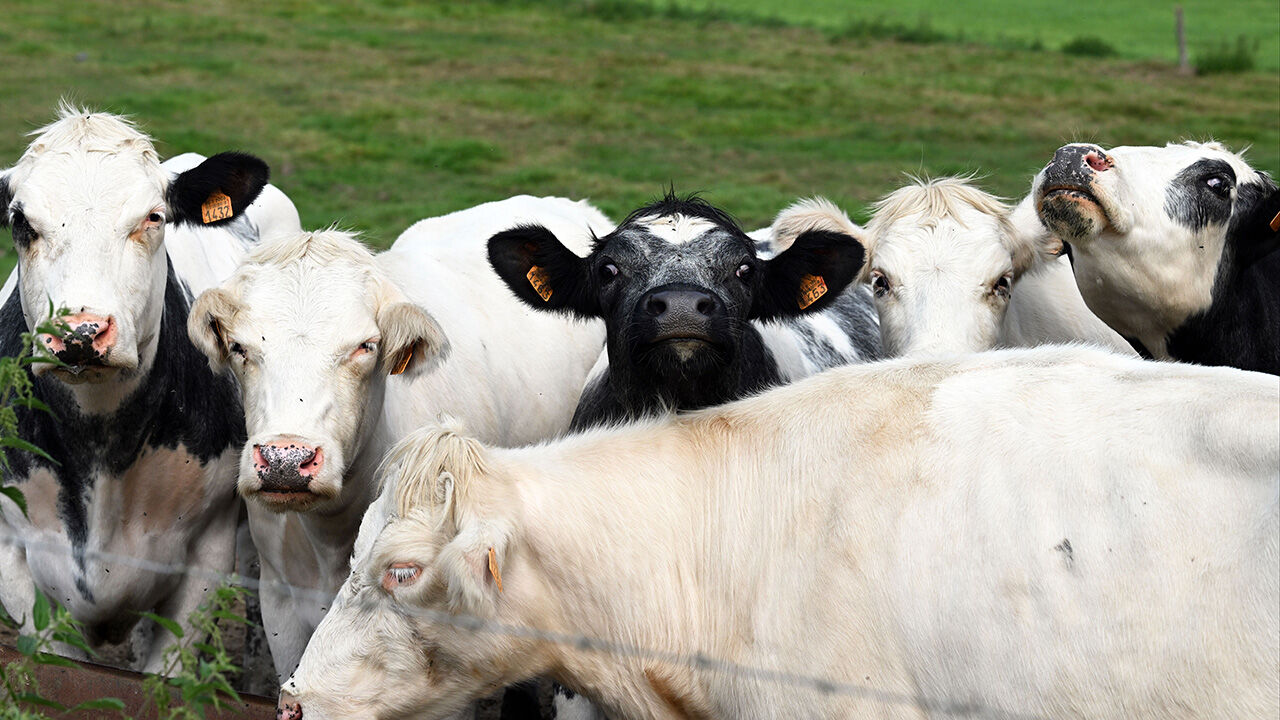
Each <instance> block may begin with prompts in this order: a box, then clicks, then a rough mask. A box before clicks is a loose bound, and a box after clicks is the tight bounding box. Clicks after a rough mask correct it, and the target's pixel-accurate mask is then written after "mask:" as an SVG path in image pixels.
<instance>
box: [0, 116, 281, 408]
mask: <svg viewBox="0 0 1280 720" xmlns="http://www.w3.org/2000/svg"><path fill="white" fill-rule="evenodd" d="M37 134H38V136H37V137H36V139H35V140H34V141H33V142H32V143H31V145H30V146H29V147H28V148H27V151H26V153H24V154H23V156H22V158H21V159H20V160H19V162H18V164H17V165H15V166H13V167H12V168H10V169H9V170H8V171H6V172H4V173H3V174H2V175H0V201H3V202H2V203H0V224H7V225H8V226H9V227H10V228H11V230H12V233H13V239H14V244H15V246H16V248H17V252H18V272H19V275H20V282H19V284H18V289H19V293H20V297H21V301H22V308H23V313H24V315H25V319H26V324H27V329H28V330H31V331H34V330H35V329H36V328H38V327H39V326H40V325H42V324H44V323H45V322H46V321H48V320H49V319H50V310H51V309H59V308H65V309H66V310H68V311H69V312H70V313H71V314H70V315H69V316H68V317H67V318H66V319H65V320H66V323H67V325H68V329H69V331H68V332H66V333H65V334H55V335H40V336H39V337H38V339H37V342H39V343H41V344H43V345H44V346H45V347H46V348H48V349H49V350H50V351H52V352H53V353H54V354H55V355H57V356H58V358H59V359H60V360H62V361H63V362H64V363H66V364H67V366H68V367H58V368H54V366H52V365H50V364H48V363H41V364H37V365H36V366H34V368H33V370H34V371H35V372H36V373H37V374H43V373H45V372H49V371H51V370H52V372H53V375H54V376H55V377H57V378H58V379H60V380H63V381H65V382H68V383H83V382H101V381H104V380H108V379H111V378H115V377H121V376H123V377H137V376H139V375H141V374H142V372H145V370H146V369H147V368H149V366H150V363H151V360H152V358H153V357H154V355H155V349H156V342H157V338H158V336H159V331H160V317H161V314H162V310H163V306H164V292H165V283H166V279H167V274H168V259H167V255H166V253H164V252H163V248H164V237H165V225H166V223H168V222H175V221H181V222H192V221H193V216H195V217H198V216H199V212H200V206H201V204H202V203H203V202H204V201H205V200H206V199H207V198H208V196H209V194H210V193H211V192H213V191H216V190H219V189H220V188H224V187H225V190H223V192H225V193H226V194H227V195H228V196H229V199H230V200H231V201H232V205H233V206H234V207H233V209H232V210H231V211H230V213H229V214H228V215H227V216H226V217H225V218H223V219H222V220H223V221H226V220H230V219H231V218H232V217H234V215H235V214H237V213H239V212H241V211H242V210H243V209H244V207H246V206H247V205H248V204H249V202H252V200H253V199H254V198H255V197H256V196H257V194H258V191H260V190H261V189H262V186H263V185H264V184H265V183H266V176H267V170H266V166H265V165H264V164H263V163H262V162H261V161H260V160H257V159H256V158H250V157H249V156H238V155H237V156H235V158H234V159H233V160H232V161H231V162H227V161H226V160H227V159H226V157H225V156H216V157H215V158H212V159H211V160H210V161H206V163H204V164H202V165H200V166H199V167H197V168H194V169H192V170H190V171H188V172H186V173H182V174H180V175H178V176H176V177H172V178H171V177H170V176H169V175H168V173H166V172H165V171H164V170H163V169H162V168H161V166H160V162H159V158H158V157H157V155H156V151H155V148H154V147H153V146H152V144H151V140H150V139H149V138H148V137H147V136H146V135H144V134H142V133H141V132H139V131H138V130H137V129H135V128H134V127H133V126H132V125H131V124H129V123H128V122H127V121H125V120H123V119H121V118H119V117H116V116H113V115H109V114H105V113H88V112H84V111H80V110H76V109H74V108H70V107H64V108H63V109H62V113H61V117H60V118H59V119H58V120H57V121H55V122H54V123H52V124H51V125H49V126H47V127H45V128H43V129H41V130H39V131H37Z"/></svg>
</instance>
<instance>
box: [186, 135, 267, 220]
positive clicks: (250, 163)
mask: <svg viewBox="0 0 1280 720" xmlns="http://www.w3.org/2000/svg"><path fill="white" fill-rule="evenodd" d="M270 174H271V172H270V170H269V169H268V168H267V164H266V163H265V162H263V161H262V160H260V159H258V158H256V157H254V156H253V155H248V154H245V153H239V152H224V153H218V154H217V155H214V156H213V157H211V158H208V159H207V160H205V161H204V162H202V163H200V164H199V165H197V166H195V167H193V168H191V169H190V170H187V171H186V172H183V173H179V174H178V175H177V176H175V177H174V178H173V180H171V181H170V182H169V193H168V202H169V215H170V221H171V222H182V223H189V224H191V225H218V224H222V223H225V222H228V221H230V220H232V219H233V218H235V217H236V216H238V215H240V214H241V213H243V212H244V210H245V208H247V207H249V204H250V203H252V202H253V201H254V200H256V199H257V198H258V193H260V192H262V188H263V187H265V186H266V184H267V179H268V178H269V177H270Z"/></svg>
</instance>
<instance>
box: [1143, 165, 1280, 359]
mask: <svg viewBox="0 0 1280 720" xmlns="http://www.w3.org/2000/svg"><path fill="white" fill-rule="evenodd" d="M1277 212H1280V191H1278V190H1277V188H1276V184H1275V183H1274V182H1273V181H1272V180H1271V178H1269V177H1267V176H1266V175H1265V174H1263V173H1258V175H1257V179H1256V180H1253V181H1250V182H1246V183H1243V184H1241V185H1240V186H1239V187H1238V188H1237V189H1236V202H1235V212H1234V213H1233V214H1232V216H1231V221H1230V224H1229V225H1228V226H1227V230H1226V233H1227V235H1226V244H1225V247H1224V249H1223V253H1222V259H1221V260H1220V261H1219V265H1218V272H1217V276H1216V278H1215V280H1214V285H1213V297H1212V301H1211V303H1210V305H1209V307H1208V308H1207V309H1205V310H1204V311H1202V312H1200V313H1197V314H1195V315H1192V316H1191V317H1189V318H1187V320H1186V321H1185V322H1184V323H1183V324H1182V325H1181V326H1179V327H1178V329H1176V330H1174V331H1173V332H1172V333H1170V335H1169V337H1168V339H1167V342H1166V348H1167V350H1168V353H1169V355H1170V356H1172V357H1174V358H1176V359H1178V360H1183V361H1186V362H1194V363H1199V364H1201V365H1228V366H1231V367H1236V368H1241V369H1244V370H1256V371H1260V372H1266V373H1271V374H1273V375H1280V252H1278V251H1277V249H1278V248H1280V233H1277V232H1276V231H1275V230H1272V229H1271V228H1270V222H1271V219H1272V218H1274V217H1275V215H1276V213H1277Z"/></svg>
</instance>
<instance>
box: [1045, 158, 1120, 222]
mask: <svg viewBox="0 0 1280 720" xmlns="http://www.w3.org/2000/svg"><path fill="white" fill-rule="evenodd" d="M1114 166H1115V160H1114V159H1113V158H1111V157H1110V156H1109V155H1107V153H1106V152H1105V151H1104V150H1103V149H1102V148H1100V147H1098V146H1097V145H1092V144H1088V143H1073V144H1071V145H1064V146H1062V147H1060V148H1058V151H1057V152H1056V153H1054V155H1053V161H1052V162H1050V163H1049V164H1048V165H1047V166H1046V167H1045V169H1044V170H1043V171H1042V172H1041V175H1040V182H1039V184H1038V186H1037V191H1036V210H1037V212H1038V213H1039V215H1040V219H1041V220H1043V221H1044V223H1045V224H1046V225H1047V226H1048V227H1049V229H1050V230H1052V231H1053V232H1054V233H1056V234H1058V235H1059V236H1060V237H1063V238H1064V239H1074V240H1080V239H1088V238H1092V237H1093V236H1095V235H1097V234H1098V233H1099V232H1101V231H1102V229H1103V228H1105V227H1106V226H1107V225H1108V224H1109V223H1110V218H1109V216H1108V214H1107V208H1106V207H1105V206H1104V204H1103V202H1102V200H1101V199H1099V193H1100V188H1099V185H1098V180H1099V176H1101V175H1102V173H1106V172H1108V171H1110V170H1111V169H1112V168H1113V167H1114Z"/></svg>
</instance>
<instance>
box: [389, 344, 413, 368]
mask: <svg viewBox="0 0 1280 720" xmlns="http://www.w3.org/2000/svg"><path fill="white" fill-rule="evenodd" d="M415 348H416V346H415V347H411V348H409V352H407V353H405V354H404V356H403V357H401V358H400V362H398V363H396V366H395V369H393V370H392V371H391V374H392V375H399V374H400V373H402V372H404V369H405V368H407V367H409V361H410V360H412V359H413V351H414V350H415Z"/></svg>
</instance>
